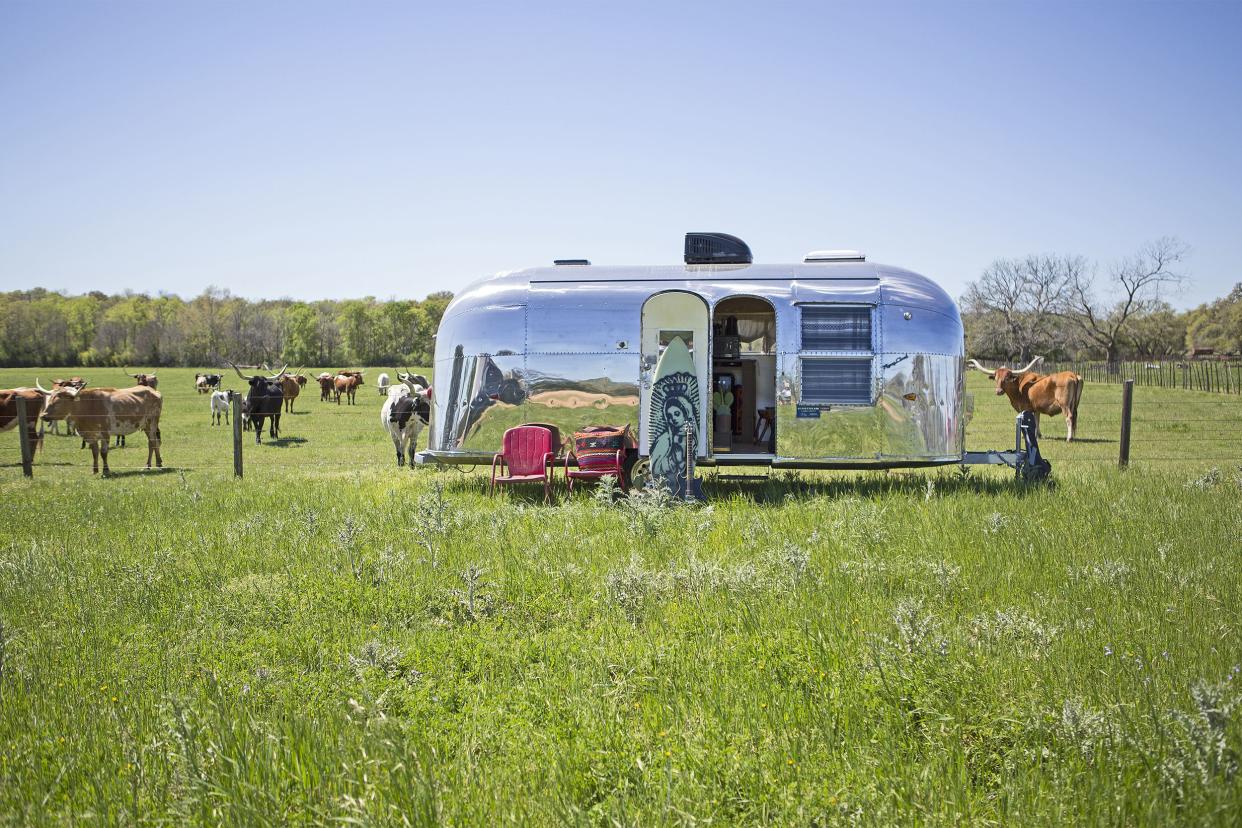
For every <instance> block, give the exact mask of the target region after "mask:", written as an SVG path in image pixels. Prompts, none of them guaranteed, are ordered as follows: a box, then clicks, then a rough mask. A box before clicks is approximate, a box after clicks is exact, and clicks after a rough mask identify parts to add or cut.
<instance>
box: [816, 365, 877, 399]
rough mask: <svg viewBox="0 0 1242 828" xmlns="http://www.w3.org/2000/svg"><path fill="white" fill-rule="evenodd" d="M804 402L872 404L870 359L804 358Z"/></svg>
mask: <svg viewBox="0 0 1242 828" xmlns="http://www.w3.org/2000/svg"><path fill="white" fill-rule="evenodd" d="M801 402H803V403H810V404H816V403H830V404H833V405H871V359H870V357H868V358H866V359H861V358H846V359H803V360H802V399H801Z"/></svg>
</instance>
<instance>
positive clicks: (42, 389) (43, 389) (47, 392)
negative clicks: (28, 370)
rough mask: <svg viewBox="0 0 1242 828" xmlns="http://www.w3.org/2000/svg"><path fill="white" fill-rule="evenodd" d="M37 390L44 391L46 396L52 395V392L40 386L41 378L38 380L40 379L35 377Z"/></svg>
mask: <svg viewBox="0 0 1242 828" xmlns="http://www.w3.org/2000/svg"><path fill="white" fill-rule="evenodd" d="M35 388H38V389H39V390H40V391H42V392H43V393H44V394H50V393H52V392H51V391H48V390H47V389H46V388H44V387H43V386H42V385H39V378H38V377H35Z"/></svg>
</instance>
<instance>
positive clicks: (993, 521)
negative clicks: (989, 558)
mask: <svg viewBox="0 0 1242 828" xmlns="http://www.w3.org/2000/svg"><path fill="white" fill-rule="evenodd" d="M1008 525H1009V518H1008V517H1006V516H1005V515H1003V514H1001V513H1000V512H993V513H992V514H990V515H988V516H987V517H986V518H985V519H984V521H983V531H984V533H985V534H988V535H999V534H1000V533H1002V532H1004V531H1005V527H1007V526H1008Z"/></svg>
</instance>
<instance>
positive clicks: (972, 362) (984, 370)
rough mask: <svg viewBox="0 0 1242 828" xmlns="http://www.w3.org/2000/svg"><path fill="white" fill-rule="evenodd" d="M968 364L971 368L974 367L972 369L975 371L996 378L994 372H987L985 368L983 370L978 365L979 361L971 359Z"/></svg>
mask: <svg viewBox="0 0 1242 828" xmlns="http://www.w3.org/2000/svg"><path fill="white" fill-rule="evenodd" d="M968 364H969V365H971V366H972V367H974V368H976V369H978V370H980V371H982V372H983V373H985V374H987V375H988V376H989V377H995V376H996V372H995V371H989V370H988V369H987V368H984V367H983V366H982V365H980V364H979V360H977V359H972V360H971V361H970V362H969V363H968Z"/></svg>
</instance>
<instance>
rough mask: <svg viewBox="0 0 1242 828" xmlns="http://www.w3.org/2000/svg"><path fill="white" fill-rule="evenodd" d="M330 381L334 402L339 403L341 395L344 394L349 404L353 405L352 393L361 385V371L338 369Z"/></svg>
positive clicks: (356, 391)
mask: <svg viewBox="0 0 1242 828" xmlns="http://www.w3.org/2000/svg"><path fill="white" fill-rule="evenodd" d="M332 383H333V391H334V393H335V395H336V404H337V405H340V404H341V395H342V394H344V395H345V397H346V399H347V400H349V404H350V405H354V395H355V394H357V393H358V389H359V388H360V387H361V386H362V372H361V371H338V372H337V375H336V377H335V379H333V381H332Z"/></svg>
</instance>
